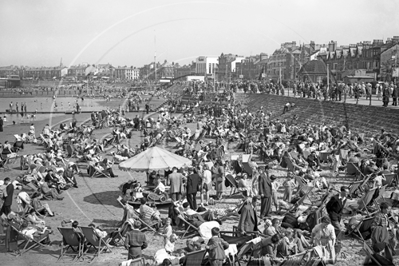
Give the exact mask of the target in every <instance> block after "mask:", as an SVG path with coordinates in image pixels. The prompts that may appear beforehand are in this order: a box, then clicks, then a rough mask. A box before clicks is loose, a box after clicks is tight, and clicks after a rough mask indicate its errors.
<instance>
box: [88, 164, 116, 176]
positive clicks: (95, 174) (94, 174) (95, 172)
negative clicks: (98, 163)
mask: <svg viewBox="0 0 399 266" xmlns="http://www.w3.org/2000/svg"><path fill="white" fill-rule="evenodd" d="M93 169H94V173H93V175H92V176H90V177H91V178H98V177H107V178H111V176H110V175H109V174H107V173H105V172H104V171H99V170H97V169H96V168H95V167H93Z"/></svg>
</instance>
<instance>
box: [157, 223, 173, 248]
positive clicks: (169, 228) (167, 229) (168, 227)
mask: <svg viewBox="0 0 399 266" xmlns="http://www.w3.org/2000/svg"><path fill="white" fill-rule="evenodd" d="M172 234H173V229H172V219H170V218H167V219H166V224H165V227H164V228H163V229H162V231H161V233H160V234H159V235H161V236H163V237H164V245H166V242H167V240H168V239H169V238H170V236H171V235H172Z"/></svg>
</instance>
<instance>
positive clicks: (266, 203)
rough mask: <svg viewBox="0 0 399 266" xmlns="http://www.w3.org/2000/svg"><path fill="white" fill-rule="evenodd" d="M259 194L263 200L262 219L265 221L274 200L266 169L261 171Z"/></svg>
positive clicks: (261, 207)
mask: <svg viewBox="0 0 399 266" xmlns="http://www.w3.org/2000/svg"><path fill="white" fill-rule="evenodd" d="M259 173H260V176H259V194H260V198H261V205H260V218H261V219H263V218H265V217H267V216H268V215H269V212H270V208H271V200H272V184H271V180H270V178H269V175H268V174H267V173H265V169H264V167H261V168H260V169H259Z"/></svg>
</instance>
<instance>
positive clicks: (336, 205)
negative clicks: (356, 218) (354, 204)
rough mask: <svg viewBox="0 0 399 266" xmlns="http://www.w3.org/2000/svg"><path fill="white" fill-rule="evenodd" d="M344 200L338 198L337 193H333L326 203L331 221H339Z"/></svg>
mask: <svg viewBox="0 0 399 266" xmlns="http://www.w3.org/2000/svg"><path fill="white" fill-rule="evenodd" d="M345 201H346V200H344V202H342V201H341V200H340V199H339V195H335V196H334V197H332V198H331V199H330V201H329V202H328V203H327V205H326V209H327V212H328V214H329V216H330V219H331V221H341V215H342V210H343V209H344V205H345Z"/></svg>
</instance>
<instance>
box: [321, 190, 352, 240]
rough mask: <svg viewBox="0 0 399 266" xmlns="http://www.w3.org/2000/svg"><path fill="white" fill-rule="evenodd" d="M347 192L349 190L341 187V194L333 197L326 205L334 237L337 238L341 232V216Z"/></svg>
mask: <svg viewBox="0 0 399 266" xmlns="http://www.w3.org/2000/svg"><path fill="white" fill-rule="evenodd" d="M348 192H349V188H348V187H346V186H342V187H341V193H339V194H337V195H335V196H333V197H332V198H331V199H330V201H329V202H328V203H327V205H326V209H327V213H328V215H329V216H330V219H331V224H332V225H333V226H334V229H335V235H336V236H337V237H338V235H339V233H340V232H341V224H340V223H341V215H342V210H343V209H344V206H345V202H346V199H347V195H348Z"/></svg>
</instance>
